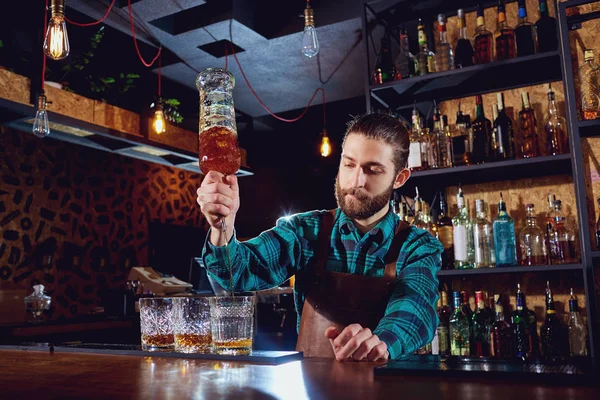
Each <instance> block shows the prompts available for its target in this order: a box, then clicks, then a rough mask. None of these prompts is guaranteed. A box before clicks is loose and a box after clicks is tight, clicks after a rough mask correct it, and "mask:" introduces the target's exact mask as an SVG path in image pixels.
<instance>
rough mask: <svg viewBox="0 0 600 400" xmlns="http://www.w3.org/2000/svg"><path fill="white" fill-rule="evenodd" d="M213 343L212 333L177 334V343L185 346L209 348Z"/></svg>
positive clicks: (179, 345) (200, 348)
mask: <svg viewBox="0 0 600 400" xmlns="http://www.w3.org/2000/svg"><path fill="white" fill-rule="evenodd" d="M211 344H212V336H211V334H210V333H209V334H207V335H197V334H193V333H182V334H177V335H175V345H177V346H178V347H183V348H192V349H198V350H208V349H209V348H210V346H211Z"/></svg>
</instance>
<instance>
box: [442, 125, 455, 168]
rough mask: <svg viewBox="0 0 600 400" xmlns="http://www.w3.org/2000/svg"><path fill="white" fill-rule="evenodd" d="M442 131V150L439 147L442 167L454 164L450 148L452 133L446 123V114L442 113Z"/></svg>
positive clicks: (449, 166) (452, 151)
mask: <svg viewBox="0 0 600 400" xmlns="http://www.w3.org/2000/svg"><path fill="white" fill-rule="evenodd" d="M442 131H443V133H444V138H445V139H444V144H443V147H444V150H443V151H442V148H441V147H440V159H441V160H440V162H441V163H442V168H451V167H453V166H454V150H453V149H452V134H451V133H450V126H449V125H448V116H447V115H442Z"/></svg>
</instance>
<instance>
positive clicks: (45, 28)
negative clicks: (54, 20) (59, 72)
mask: <svg viewBox="0 0 600 400" xmlns="http://www.w3.org/2000/svg"><path fill="white" fill-rule="evenodd" d="M47 30H48V0H46V8H45V9H44V41H45V40H46V31H47ZM42 54H43V56H42V92H43V91H44V88H45V82H44V81H45V80H46V52H45V51H44V45H43V44H42Z"/></svg>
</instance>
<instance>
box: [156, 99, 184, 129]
mask: <svg viewBox="0 0 600 400" xmlns="http://www.w3.org/2000/svg"><path fill="white" fill-rule="evenodd" d="M162 103H163V113H164V114H165V118H166V119H167V121H169V122H172V123H175V124H181V123H182V122H183V116H182V115H181V114H180V113H179V106H180V105H181V102H180V101H179V100H177V99H163V101H162ZM154 107H156V103H152V104H150V108H151V109H154Z"/></svg>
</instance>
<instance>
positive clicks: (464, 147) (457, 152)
mask: <svg viewBox="0 0 600 400" xmlns="http://www.w3.org/2000/svg"><path fill="white" fill-rule="evenodd" d="M469 125H470V121H467V118H466V116H465V115H464V114H463V113H462V111H461V109H460V103H458V111H456V125H455V126H456V129H455V131H454V133H453V134H452V154H453V157H452V159H453V161H454V165H455V166H461V165H469V164H470V162H471V159H470V158H471V152H470V150H469V132H468V126H469Z"/></svg>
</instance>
